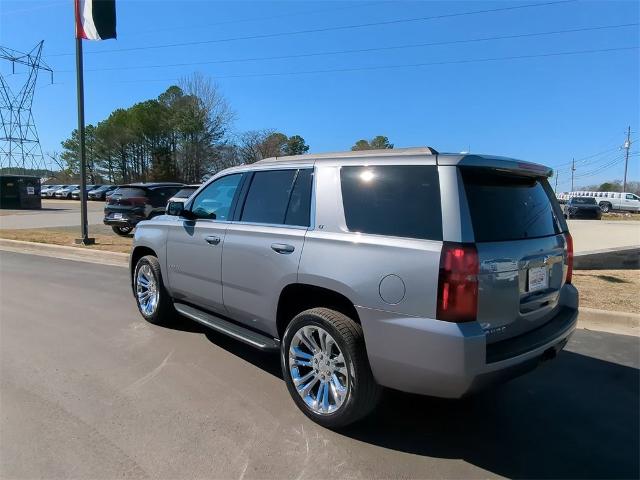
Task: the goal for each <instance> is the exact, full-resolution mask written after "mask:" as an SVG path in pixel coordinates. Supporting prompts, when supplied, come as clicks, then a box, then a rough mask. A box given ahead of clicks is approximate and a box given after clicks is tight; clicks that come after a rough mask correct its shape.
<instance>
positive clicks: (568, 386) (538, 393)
mask: <svg viewBox="0 0 640 480" xmlns="http://www.w3.org/2000/svg"><path fill="white" fill-rule="evenodd" d="M174 328H178V329H181V330H185V331H190V332H194V333H202V334H203V335H205V336H206V338H207V339H208V340H209V341H210V342H211V343H213V344H214V345H216V346H217V347H219V348H222V349H224V350H226V351H228V352H229V353H232V354H233V355H236V356H238V357H239V358H241V359H242V360H244V361H247V362H249V363H251V364H252V365H255V366H256V367H258V368H261V369H262V370H264V371H265V372H268V373H270V374H271V375H274V376H275V377H278V378H280V379H282V374H281V371H280V363H279V357H278V355H276V354H273V353H264V352H261V351H258V350H256V349H254V348H252V347H250V346H248V345H245V344H243V343H241V342H237V341H235V340H233V339H231V338H229V337H227V336H225V335H222V334H218V333H217V332H214V331H212V330H210V329H208V328H206V327H203V326H200V325H199V324H196V323H195V322H190V321H188V320H186V319H185V320H181V321H180V322H179V323H177V324H176V326H175V327H174ZM639 398H640V375H639V371H638V370H637V369H635V368H631V367H627V366H624V365H620V364H617V363H612V362H608V361H604V360H600V359H597V358H593V357H590V356H585V355H581V354H579V353H574V352H570V351H563V352H561V353H560V354H559V356H558V357H557V358H556V359H555V360H553V361H551V362H545V363H543V364H541V365H540V366H539V367H538V369H536V370H535V371H533V372H531V373H529V374H527V375H525V376H523V377H520V378H517V379H515V380H512V381H511V382H509V383H507V384H504V385H502V386H500V387H497V388H494V389H492V390H487V391H485V392H482V393H478V394H476V395H474V396H471V397H469V398H465V399H461V400H443V399H437V398H432V397H424V396H419V395H411V394H406V393H402V392H397V391H392V390H385V392H384V395H383V399H382V401H381V404H380V405H379V407H378V408H377V409H376V411H374V412H373V414H371V415H370V416H368V417H367V418H365V419H364V420H362V421H360V422H358V423H356V424H354V425H352V426H350V427H348V428H346V429H342V430H340V431H338V433H339V434H342V435H345V436H348V437H351V438H353V439H356V440H359V441H362V442H366V443H369V444H372V445H377V446H380V447H384V448H388V449H391V450H397V451H401V452H406V453H411V454H414V455H420V456H428V457H437V458H447V459H460V460H463V461H466V462H468V463H471V464H473V465H476V466H478V467H481V468H483V469H485V470H488V471H490V472H493V473H495V474H497V475H501V476H505V477H510V478H639V475H640V468H639V465H640V458H639V457H640V453H639V452H640V440H639V435H640V434H639V425H640V414H639V413H640V408H639V407H640V404H639V402H640V401H639ZM428 476H430V475H429V472H425V477H428Z"/></svg>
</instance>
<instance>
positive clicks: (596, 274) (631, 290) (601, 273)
mask: <svg viewBox="0 0 640 480" xmlns="http://www.w3.org/2000/svg"><path fill="white" fill-rule="evenodd" d="M573 284H574V285H575V286H576V288H577V289H578V291H579V292H580V306H581V307H590V308H598V309H600V310H615V311H618V312H630V313H638V312H640V297H639V296H638V292H640V270H574V272H573Z"/></svg>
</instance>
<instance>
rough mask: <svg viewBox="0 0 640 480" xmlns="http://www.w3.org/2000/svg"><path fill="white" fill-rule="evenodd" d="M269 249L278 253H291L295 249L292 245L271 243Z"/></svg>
mask: <svg viewBox="0 0 640 480" xmlns="http://www.w3.org/2000/svg"><path fill="white" fill-rule="evenodd" d="M271 248H272V249H273V250H274V251H276V252H278V253H293V251H294V250H295V249H296V247H294V246H293V245H287V244H286V243H272V244H271Z"/></svg>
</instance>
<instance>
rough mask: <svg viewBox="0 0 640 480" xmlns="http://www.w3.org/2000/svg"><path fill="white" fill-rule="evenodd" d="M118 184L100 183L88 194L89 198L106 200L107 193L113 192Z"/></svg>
mask: <svg viewBox="0 0 640 480" xmlns="http://www.w3.org/2000/svg"><path fill="white" fill-rule="evenodd" d="M116 188H118V186H117V185H100V186H98V187H96V188H94V189H93V190H89V193H88V194H87V196H88V198H89V200H106V197H107V194H109V193H111V192H113V191H114V190H115V189H116Z"/></svg>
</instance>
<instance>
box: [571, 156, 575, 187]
mask: <svg viewBox="0 0 640 480" xmlns="http://www.w3.org/2000/svg"><path fill="white" fill-rule="evenodd" d="M575 171H576V159H575V158H572V159H571V191H572V192H573V173H574V172H575Z"/></svg>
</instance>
